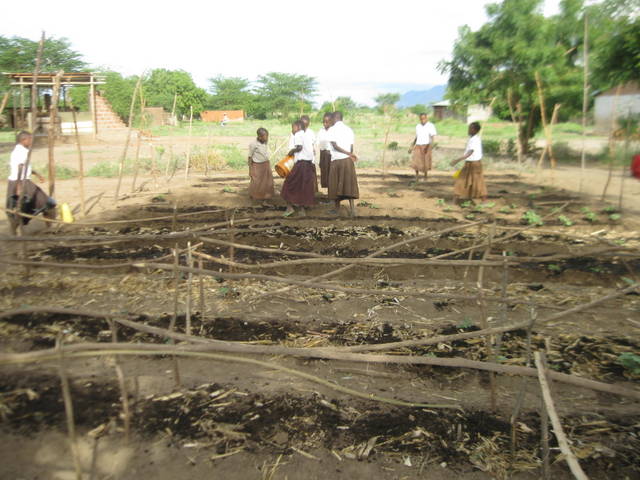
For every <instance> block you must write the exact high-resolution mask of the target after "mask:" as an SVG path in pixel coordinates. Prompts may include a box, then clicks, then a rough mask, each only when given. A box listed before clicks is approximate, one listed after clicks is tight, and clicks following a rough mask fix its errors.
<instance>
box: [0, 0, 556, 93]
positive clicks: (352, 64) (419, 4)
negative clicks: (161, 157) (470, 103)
mask: <svg viewBox="0 0 640 480" xmlns="http://www.w3.org/2000/svg"><path fill="white" fill-rule="evenodd" d="M487 3H490V2H487V1H483V0H441V1H437V2H436V1H433V0H422V1H414V0H393V1H385V2H382V1H381V2H371V1H366V2H365V1H360V0H357V1H353V0H352V1H349V0H325V1H324V2H321V1H313V2H308V1H307V2H291V1H283V0H263V1H257V0H235V1H234V0H227V1H220V0H208V1H200V0H185V1H183V2H175V1H172V2H166V1H164V2H163V1H155V2H150V1H147V0H142V1H136V0H129V1H123V0H110V1H107V2H99V3H94V2H90V1H87V0H83V1H79V0H65V1H64V2H61V3H57V2H55V1H51V0H48V1H44V0H32V1H31V2H29V4H28V8H27V5H26V4H25V5H22V6H19V5H18V4H15V3H13V4H12V5H13V6H12V7H9V8H8V10H7V9H6V8H5V12H7V13H9V14H8V15H7V16H6V17H5V18H4V21H3V22H2V24H1V25H0V34H1V35H5V36H7V35H8V36H13V35H18V36H23V37H29V38H32V39H34V40H36V39H38V38H39V35H40V32H41V31H42V30H44V31H45V32H46V34H47V36H55V37H67V38H68V39H69V40H70V41H71V43H72V46H73V48H74V49H76V50H77V51H79V52H81V53H82V54H83V55H84V57H85V60H86V61H87V62H89V63H90V64H92V65H96V66H97V65H100V66H106V67H109V68H111V69H113V70H116V71H119V72H121V73H123V74H126V75H131V74H139V73H141V72H143V71H144V70H145V69H153V68H168V69H183V70H186V71H188V72H190V73H191V74H192V75H193V78H194V80H195V81H196V83H197V84H198V85H200V86H202V87H204V88H207V87H208V82H207V79H208V78H211V77H213V76H216V75H219V74H221V75H225V76H242V77H247V78H249V79H250V80H253V79H255V78H256V76H257V75H260V74H262V73H267V72H270V71H280V72H287V73H303V74H306V75H310V76H313V77H316V78H317V80H318V87H319V88H318V90H319V95H318V97H317V98H316V100H317V101H324V100H327V99H330V98H332V97H337V96H341V95H349V96H351V97H352V98H354V99H355V100H356V101H358V102H361V103H367V104H371V103H372V98H373V97H374V96H375V95H377V94H378V93H381V92H389V91H399V92H405V91H408V90H412V89H413V90H416V89H425V88H428V87H430V86H433V85H437V84H443V83H446V78H445V77H443V76H442V75H441V74H440V73H439V72H438V71H437V68H436V67H437V64H438V62H439V61H440V60H441V59H443V58H448V57H449V55H450V53H451V48H452V45H453V42H454V41H455V39H456V38H457V35H458V27H459V26H461V25H465V24H467V25H469V26H471V28H472V29H474V30H475V29H477V28H479V27H480V26H481V25H482V24H483V23H484V22H485V21H486V16H485V11H484V5H485V4H487ZM558 3H559V0H546V1H545V10H544V11H545V14H553V13H555V12H557V8H558ZM12 9H20V12H19V13H18V12H13V13H11V10H12Z"/></svg>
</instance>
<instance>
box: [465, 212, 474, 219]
mask: <svg viewBox="0 0 640 480" xmlns="http://www.w3.org/2000/svg"><path fill="white" fill-rule="evenodd" d="M464 218H466V219H467V220H474V219H475V218H476V216H475V215H474V214H473V213H467V214H466V215H465V216H464Z"/></svg>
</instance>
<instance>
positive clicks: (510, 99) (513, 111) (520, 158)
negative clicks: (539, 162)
mask: <svg viewBox="0 0 640 480" xmlns="http://www.w3.org/2000/svg"><path fill="white" fill-rule="evenodd" d="M507 103H508V104H509V114H510V115H511V122H512V123H513V125H514V126H515V127H516V152H517V155H518V164H519V165H522V162H523V160H524V155H523V151H522V144H521V143H520V129H521V128H522V127H521V125H522V105H521V104H520V103H519V102H518V104H517V107H516V108H515V109H514V106H513V97H512V92H511V89H510V88H509V89H508V90H507ZM516 112H517V114H518V115H517V116H516Z"/></svg>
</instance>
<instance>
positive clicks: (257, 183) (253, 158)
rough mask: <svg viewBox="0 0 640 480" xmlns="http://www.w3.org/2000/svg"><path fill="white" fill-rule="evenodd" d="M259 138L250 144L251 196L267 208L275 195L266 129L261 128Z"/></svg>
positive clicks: (258, 132)
mask: <svg viewBox="0 0 640 480" xmlns="http://www.w3.org/2000/svg"><path fill="white" fill-rule="evenodd" d="M256 134H257V138H256V140H254V141H253V142H251V143H250V144H249V158H248V163H249V177H250V178H251V183H250V184H249V196H250V197H251V198H252V199H253V200H262V201H263V203H262V205H264V206H266V205H267V203H266V200H269V199H271V198H272V197H273V196H274V195H275V192H274V189H273V174H272V173H271V164H270V163H269V152H268V151H267V142H268V141H269V132H268V131H267V129H266V128H262V127H261V128H259V129H258V131H257V132H256Z"/></svg>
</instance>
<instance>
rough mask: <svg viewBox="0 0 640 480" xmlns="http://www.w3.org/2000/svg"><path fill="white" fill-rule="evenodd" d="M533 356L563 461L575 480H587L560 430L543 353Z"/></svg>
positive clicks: (560, 424) (536, 353)
mask: <svg viewBox="0 0 640 480" xmlns="http://www.w3.org/2000/svg"><path fill="white" fill-rule="evenodd" d="M534 355H535V361H536V367H537V369H538V381H539V382H540V389H541V390H542V397H543V399H544V404H545V407H546V411H547V413H548V414H549V418H550V420H551V424H552V425H553V433H554V434H555V436H556V439H557V440H558V446H559V447H560V451H561V452H562V453H563V454H564V459H565V460H566V462H567V464H568V465H569V469H570V470H571V473H572V474H573V476H574V477H575V478H576V479H577V480H588V478H589V477H587V476H586V475H585V473H584V472H583V471H582V468H581V467H580V464H579V463H578V459H577V458H576V456H575V455H574V454H573V452H572V451H571V447H569V442H568V440H567V437H566V435H565V433H564V430H563V429H562V422H561V421H560V417H559V416H558V413H557V411H556V408H555V406H554V404H553V398H552V397H551V391H550V390H549V382H548V380H547V373H546V369H545V365H544V353H541V352H535V354H534Z"/></svg>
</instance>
